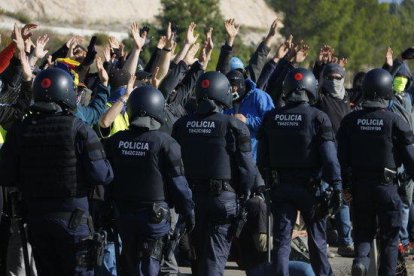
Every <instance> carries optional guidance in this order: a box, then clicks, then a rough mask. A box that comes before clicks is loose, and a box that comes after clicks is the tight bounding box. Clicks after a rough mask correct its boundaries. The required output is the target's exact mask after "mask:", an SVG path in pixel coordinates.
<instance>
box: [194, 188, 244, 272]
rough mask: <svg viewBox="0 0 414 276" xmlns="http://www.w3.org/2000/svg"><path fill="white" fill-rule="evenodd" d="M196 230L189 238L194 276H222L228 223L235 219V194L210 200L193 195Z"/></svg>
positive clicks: (227, 248) (225, 259) (222, 195)
mask: <svg viewBox="0 0 414 276" xmlns="http://www.w3.org/2000/svg"><path fill="white" fill-rule="evenodd" d="M193 199H194V202H195V215H196V226H195V229H194V231H193V233H192V235H191V239H192V243H193V245H194V246H195V251H196V258H197V260H196V266H197V268H196V269H197V271H196V272H193V274H196V275H197V276H204V275H205V276H219V275H223V273H224V268H225V266H226V262H227V258H228V256H229V252H230V246H231V238H229V236H228V230H229V227H230V223H231V221H232V220H233V218H234V217H235V215H236V210H237V201H236V194H235V193H232V192H227V191H225V192H222V193H221V194H220V195H219V196H216V197H213V196H210V195H208V194H206V193H199V192H194V193H193Z"/></svg>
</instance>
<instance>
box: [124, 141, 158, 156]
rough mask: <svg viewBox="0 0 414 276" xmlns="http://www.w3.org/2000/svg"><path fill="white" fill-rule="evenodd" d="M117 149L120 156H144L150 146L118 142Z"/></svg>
mask: <svg viewBox="0 0 414 276" xmlns="http://www.w3.org/2000/svg"><path fill="white" fill-rule="evenodd" d="M118 149H119V150H120V151H121V155H126V156H146V155H147V152H148V151H149V149H150V145H149V143H148V142H136V141H119V144H118Z"/></svg>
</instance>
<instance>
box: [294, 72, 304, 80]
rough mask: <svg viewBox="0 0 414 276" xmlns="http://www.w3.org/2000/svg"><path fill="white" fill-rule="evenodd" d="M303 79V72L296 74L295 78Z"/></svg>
mask: <svg viewBox="0 0 414 276" xmlns="http://www.w3.org/2000/svg"><path fill="white" fill-rule="evenodd" d="M301 79H303V74H302V73H296V74H295V80H297V81H300V80H301Z"/></svg>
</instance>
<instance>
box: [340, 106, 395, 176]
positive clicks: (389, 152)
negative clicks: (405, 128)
mask: <svg viewBox="0 0 414 276" xmlns="http://www.w3.org/2000/svg"><path fill="white" fill-rule="evenodd" d="M396 116H398V115H396V114H393V113H391V112H384V111H382V110H376V111H373V110H371V111H370V110H360V111H355V112H354V113H352V114H351V115H350V116H349V120H348V121H347V124H346V126H347V132H348V133H350V142H349V143H350V149H351V152H350V153H349V156H350V166H351V167H352V168H353V169H355V171H357V170H360V169H363V170H373V171H381V172H382V171H383V169H384V168H389V169H396V168H397V167H398V165H397V164H396V162H395V160H396V153H397V150H396V148H394V145H393V139H392V129H393V125H394V122H393V121H394V119H395V118H396ZM398 119H400V118H398Z"/></svg>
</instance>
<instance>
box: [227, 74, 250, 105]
mask: <svg viewBox="0 0 414 276" xmlns="http://www.w3.org/2000/svg"><path fill="white" fill-rule="evenodd" d="M226 77H227V79H228V80H229V82H230V85H231V86H232V87H233V86H235V87H237V91H233V90H232V93H231V96H232V99H233V102H238V101H241V100H242V99H243V97H244V96H245V95H246V83H245V80H244V75H243V73H242V72H240V71H239V70H231V71H230V72H228V73H227V75H226Z"/></svg>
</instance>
